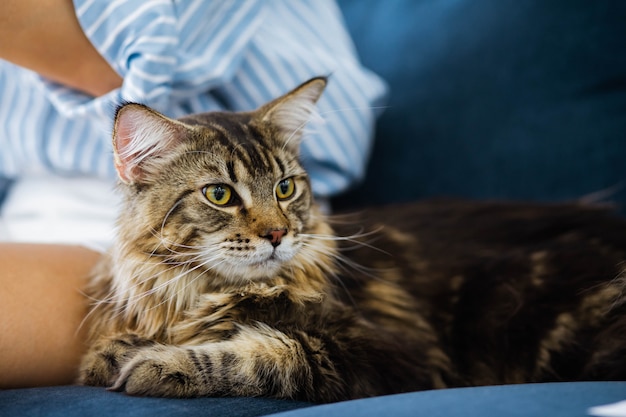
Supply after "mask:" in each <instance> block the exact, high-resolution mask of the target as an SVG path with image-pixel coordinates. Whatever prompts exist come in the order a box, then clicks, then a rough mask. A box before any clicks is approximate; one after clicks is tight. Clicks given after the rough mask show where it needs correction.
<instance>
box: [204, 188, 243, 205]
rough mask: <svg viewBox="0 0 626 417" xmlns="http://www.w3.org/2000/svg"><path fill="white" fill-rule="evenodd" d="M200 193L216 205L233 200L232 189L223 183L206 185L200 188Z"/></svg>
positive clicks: (229, 202) (225, 203)
mask: <svg viewBox="0 0 626 417" xmlns="http://www.w3.org/2000/svg"><path fill="white" fill-rule="evenodd" d="M202 193H203V194H204V196H205V197H206V198H207V200H209V201H210V202H211V203H213V204H215V205H218V206H226V205H229V204H232V203H233V201H234V200H235V193H234V192H233V189H232V188H230V187H229V186H228V185H225V184H214V185H207V186H206V187H204V188H203V189H202Z"/></svg>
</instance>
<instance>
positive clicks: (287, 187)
mask: <svg viewBox="0 0 626 417" xmlns="http://www.w3.org/2000/svg"><path fill="white" fill-rule="evenodd" d="M295 192H296V182H295V181H294V180H293V178H286V179H284V180H282V181H281V182H279V183H278V185H277V186H276V197H278V199H279V200H287V199H289V198H291V197H292V196H293V194H294V193H295Z"/></svg>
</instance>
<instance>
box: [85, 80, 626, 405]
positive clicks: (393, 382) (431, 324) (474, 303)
mask: <svg viewBox="0 0 626 417" xmlns="http://www.w3.org/2000/svg"><path fill="white" fill-rule="evenodd" d="M325 84H326V80H325V79H323V78H317V79H313V80H311V81H309V82H307V83H305V84H303V85H301V86H300V87H298V88H296V89H295V90H293V91H292V92H290V93H288V94H287V95H285V96H283V97H280V98H278V99H276V100H275V101H273V102H271V103H268V104H267V105H265V106H263V107H261V108H260V109H259V110H257V111H255V112H250V113H211V114H204V115H197V116H190V117H186V118H183V119H180V120H171V119H167V118H165V117H164V116H162V115H160V114H159V113H157V112H155V111H154V110H151V109H149V108H147V107H144V106H141V105H137V104H127V105H124V106H122V107H121V108H120V109H119V110H118V113H117V116H116V121H115V129H114V148H115V158H116V159H115V161H116V166H117V169H118V172H119V174H120V179H121V183H120V189H121V191H122V192H123V193H125V203H124V204H125V205H124V210H123V214H122V216H121V217H120V220H119V224H118V229H119V230H118V241H117V244H116V245H115V247H114V248H113V250H112V251H111V252H110V253H109V254H108V255H107V256H105V257H104V258H103V260H102V262H101V263H100V264H99V265H98V267H97V268H96V270H95V271H94V274H93V278H92V280H91V283H90V285H89V288H88V289H87V292H88V293H89V295H90V296H91V297H92V299H93V301H94V304H93V308H92V310H91V312H90V314H89V317H88V320H89V328H90V330H91V333H90V338H89V344H90V348H89V351H88V352H87V354H86V355H85V357H84V359H83V362H82V365H81V372H80V382H81V383H83V384H88V385H98V386H106V387H110V388H112V389H115V390H119V391H124V392H126V393H129V394H133V395H152V396H166V397H194V396H272V397H277V398H292V399H301V400H307V401H314V402H330V401H338V400H344V399H350V398H359V397H366V396H373V395H382V394H389V393H396V392H403V391H411V390H421V389H432V388H444V387H457V386H471V385H484V384H503V383H520V382H531V381H537V382H538V381H561V380H580V379H618V378H621V379H624V378H626V361H624V359H623V358H624V353H626V303H624V300H625V299H626V298H625V295H624V285H625V282H626V279H624V277H621V278H620V274H619V267H620V262H622V261H624V260H625V259H626V223H625V222H624V221H623V220H622V219H620V218H618V217H616V216H614V215H612V214H611V213H610V212H607V211H605V210H603V209H598V208H593V207H583V206H578V205H555V206H537V205H530V204H504V203H471V202H457V201H438V202H424V203H418V204H412V205H406V206H393V207H387V208H379V209H372V210H369V211H365V212H363V213H361V214H359V215H352V216H345V217H338V218H334V219H333V221H332V225H333V227H332V228H331V226H330V225H329V224H330V223H331V222H329V221H328V220H327V219H326V218H325V216H324V215H322V214H321V213H320V212H319V210H318V209H317V208H316V206H315V204H314V202H313V198H312V194H311V190H310V185H309V182H308V178H307V174H306V172H305V171H304V170H303V169H302V166H301V164H300V162H299V159H298V144H299V141H300V135H299V131H300V130H301V127H302V126H303V125H304V124H305V123H306V121H307V120H308V118H309V117H310V116H311V112H312V111H313V106H314V104H315V102H316V100H317V98H318V97H319V96H320V94H321V93H322V90H323V89H324V87H325Z"/></svg>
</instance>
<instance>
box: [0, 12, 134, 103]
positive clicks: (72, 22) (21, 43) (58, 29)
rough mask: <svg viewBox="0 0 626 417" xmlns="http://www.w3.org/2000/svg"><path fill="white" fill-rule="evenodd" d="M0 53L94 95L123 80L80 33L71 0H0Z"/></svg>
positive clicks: (20, 64)
mask: <svg viewBox="0 0 626 417" xmlns="http://www.w3.org/2000/svg"><path fill="white" fill-rule="evenodd" d="M0 58H2V59H4V60H7V61H10V62H13V63H14V64H16V65H19V66H22V67H24V68H28V69H30V70H33V71H35V72H37V73H39V74H41V75H42V76H44V77H46V78H49V79H51V80H53V81H56V82H59V83H61V84H65V85H67V86H69V87H73V88H75V89H77V90H81V91H83V92H85V93H87V94H89V95H92V96H99V95H102V94H105V93H107V92H109V91H111V90H113V89H115V88H117V87H119V86H121V85H122V79H121V77H120V76H119V75H118V74H117V73H116V72H115V71H114V70H113V68H111V66H110V65H109V64H108V63H107V62H106V60H105V59H104V58H103V57H102V56H101V55H100V54H99V53H98V51H97V50H96V49H95V48H94V47H93V45H92V44H91V43H90V42H89V39H87V36H86V35H85V34H84V33H83V31H82V29H81V27H80V24H79V23H78V19H77V18H76V14H75V12H74V6H73V4H72V1H71V0H2V1H0Z"/></svg>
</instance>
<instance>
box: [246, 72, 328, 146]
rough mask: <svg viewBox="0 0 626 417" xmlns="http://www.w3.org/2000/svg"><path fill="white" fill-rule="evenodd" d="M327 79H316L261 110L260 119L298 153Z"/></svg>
mask: <svg viewBox="0 0 626 417" xmlns="http://www.w3.org/2000/svg"><path fill="white" fill-rule="evenodd" d="M327 82H328V80H327V78H326V77H316V78H313V79H311V80H309V81H306V82H305V83H303V84H301V85H299V86H298V87H296V88H294V89H293V90H291V91H290V92H288V93H287V94H285V95H283V96H281V97H279V98H277V99H275V100H273V101H271V102H269V103H267V104H266V105H264V106H263V107H261V108H260V109H259V110H257V113H258V114H259V118H260V120H261V121H262V122H264V123H269V124H270V125H272V126H273V127H274V128H276V129H277V130H278V136H279V137H278V139H279V140H283V141H284V142H285V144H286V145H287V146H289V147H292V148H293V150H294V151H297V148H299V145H300V139H301V137H302V129H303V128H304V126H305V125H306V124H307V122H308V121H309V120H310V119H311V117H312V116H313V115H314V114H315V104H316V103H317V101H318V100H319V98H320V97H321V95H322V93H323V92H324V89H325V88H326V84H327Z"/></svg>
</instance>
